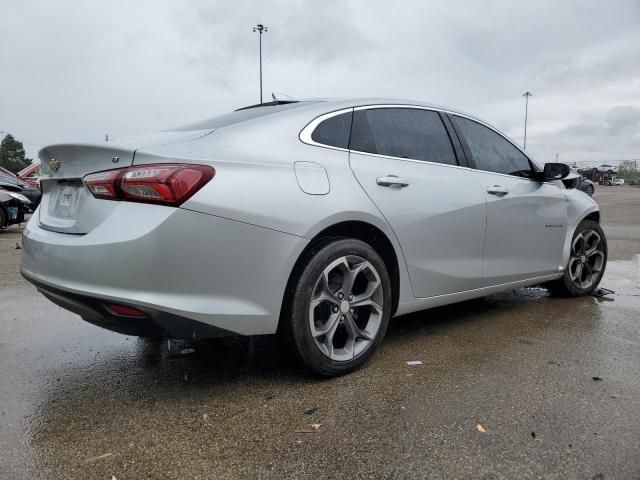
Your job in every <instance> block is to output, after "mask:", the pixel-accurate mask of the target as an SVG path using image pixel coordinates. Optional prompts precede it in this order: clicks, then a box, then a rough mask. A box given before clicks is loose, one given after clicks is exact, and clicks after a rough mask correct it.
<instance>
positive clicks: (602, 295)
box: [591, 287, 616, 302]
mask: <svg viewBox="0 0 640 480" xmlns="http://www.w3.org/2000/svg"><path fill="white" fill-rule="evenodd" d="M615 293H616V292H614V291H613V290H609V289H608V288H603V287H600V288H596V289H595V290H594V291H593V292H591V296H592V297H595V298H597V299H598V300H606V301H607V302H613V298H608V297H607V296H606V295H613V294H615Z"/></svg>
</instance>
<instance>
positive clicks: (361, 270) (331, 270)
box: [280, 238, 391, 377]
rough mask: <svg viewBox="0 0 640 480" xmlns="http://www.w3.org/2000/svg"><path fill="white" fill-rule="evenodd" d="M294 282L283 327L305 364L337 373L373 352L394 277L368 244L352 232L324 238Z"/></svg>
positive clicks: (352, 367)
mask: <svg viewBox="0 0 640 480" xmlns="http://www.w3.org/2000/svg"><path fill="white" fill-rule="evenodd" d="M290 285H291V287H290V290H289V291H288V292H287V300H286V301H285V305H284V309H283V316H282V317H281V327H282V328H281V331H280V333H281V334H282V336H283V337H284V339H285V341H286V342H287V344H288V345H289V346H290V347H292V349H293V351H294V353H295V354H296V355H297V356H298V357H299V358H300V359H301V360H302V362H303V363H304V364H305V365H306V366H307V368H309V369H310V370H312V371H313V372H314V373H316V374H318V375H321V376H323V377H334V376H338V375H343V374H345V373H348V372H351V371H353V370H355V369H356V368H358V367H360V366H361V365H362V364H363V363H365V362H366V361H367V360H368V359H369V358H370V357H371V355H372V354H373V352H374V351H375V349H376V348H377V346H378V345H379V344H380V343H381V342H382V339H383V338H384V335H385V333H386V331H387V326H388V324H389V318H390V317H391V280H390V278H389V274H388V272H387V268H386V266H385V263H384V261H383V260H382V258H381V257H380V255H378V253H377V252H376V251H375V250H374V249H373V248H372V247H371V246H370V245H368V244H366V243H364V242H362V241H360V240H356V239H350V238H345V239H335V240H331V241H329V242H328V243H324V244H323V245H321V246H319V248H318V249H317V250H316V249H312V250H311V251H310V252H309V254H308V255H307V257H306V258H305V259H304V260H303V263H302V268H301V270H300V271H299V273H298V274H297V276H296V277H295V278H293V282H292V283H291V284H290Z"/></svg>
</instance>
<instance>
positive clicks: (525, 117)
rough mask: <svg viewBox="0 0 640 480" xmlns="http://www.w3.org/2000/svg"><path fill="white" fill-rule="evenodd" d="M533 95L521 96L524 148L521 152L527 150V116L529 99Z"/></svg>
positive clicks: (524, 94) (529, 93) (525, 93)
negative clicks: (522, 98)
mask: <svg viewBox="0 0 640 480" xmlns="http://www.w3.org/2000/svg"><path fill="white" fill-rule="evenodd" d="M531 95H533V93H531V92H524V93H523V94H522V96H523V97H524V98H525V101H524V147H523V150H526V149H527V116H528V114H529V97H530V96H531Z"/></svg>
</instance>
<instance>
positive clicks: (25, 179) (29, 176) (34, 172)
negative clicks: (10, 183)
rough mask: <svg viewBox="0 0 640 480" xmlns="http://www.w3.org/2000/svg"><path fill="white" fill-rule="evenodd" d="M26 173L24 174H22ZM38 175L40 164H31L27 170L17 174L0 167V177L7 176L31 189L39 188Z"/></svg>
mask: <svg viewBox="0 0 640 480" xmlns="http://www.w3.org/2000/svg"><path fill="white" fill-rule="evenodd" d="M23 172H26V174H23ZM39 174H40V164H39V163H36V164H31V165H29V166H28V167H27V168H25V169H23V170H20V171H19V172H18V173H13V172H12V171H11V170H7V169H6V168H3V167H0V175H7V176H9V177H11V178H14V179H16V180H19V181H21V182H22V183H26V184H28V185H30V186H32V187H33V188H39V186H40V180H38V175H39Z"/></svg>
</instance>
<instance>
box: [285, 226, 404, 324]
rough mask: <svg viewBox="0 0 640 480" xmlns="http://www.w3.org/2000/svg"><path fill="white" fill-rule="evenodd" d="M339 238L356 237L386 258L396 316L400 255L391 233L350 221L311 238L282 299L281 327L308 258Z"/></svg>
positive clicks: (392, 306) (291, 275) (330, 227)
mask: <svg viewBox="0 0 640 480" xmlns="http://www.w3.org/2000/svg"><path fill="white" fill-rule="evenodd" d="M338 238H355V239H357V240H360V241H362V242H364V243H366V244H368V245H370V246H371V247H372V248H373V249H374V250H375V251H376V252H378V254H379V255H380V256H381V257H382V260H383V261H384V263H385V266H386V267H387V271H388V273H389V278H390V279H391V299H392V304H391V315H392V316H393V315H394V313H395V312H396V310H397V308H398V304H399V301H400V277H401V272H400V258H398V253H397V252H396V248H395V247H394V245H393V243H392V241H391V239H390V238H389V236H388V235H387V234H386V233H385V232H383V231H382V230H381V229H380V228H378V227H376V226H375V225H373V224H371V223H368V222H365V221H362V220H346V221H341V222H338V223H335V224H333V225H330V226H328V227H326V228H324V229H323V230H321V231H320V232H318V233H317V234H316V235H314V236H313V238H312V239H311V240H310V241H309V243H308V244H307V246H306V247H305V248H304V249H303V250H302V252H301V253H300V255H298V258H297V260H296V262H295V263H294V266H293V268H292V269H291V273H290V274H289V278H288V280H287V284H286V287H285V291H284V295H283V298H282V305H281V308H280V319H279V321H278V330H280V328H281V325H282V324H283V322H282V321H281V320H282V317H283V315H288V314H289V308H288V304H289V299H290V298H291V297H290V296H291V295H292V294H293V291H294V282H295V280H296V279H297V278H298V276H299V274H300V272H301V270H302V269H303V268H304V266H305V260H306V259H307V258H308V256H309V255H312V254H313V253H314V252H315V251H318V250H319V249H320V248H322V247H323V246H324V245H326V244H327V243H328V242H330V241H332V240H335V239H338Z"/></svg>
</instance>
